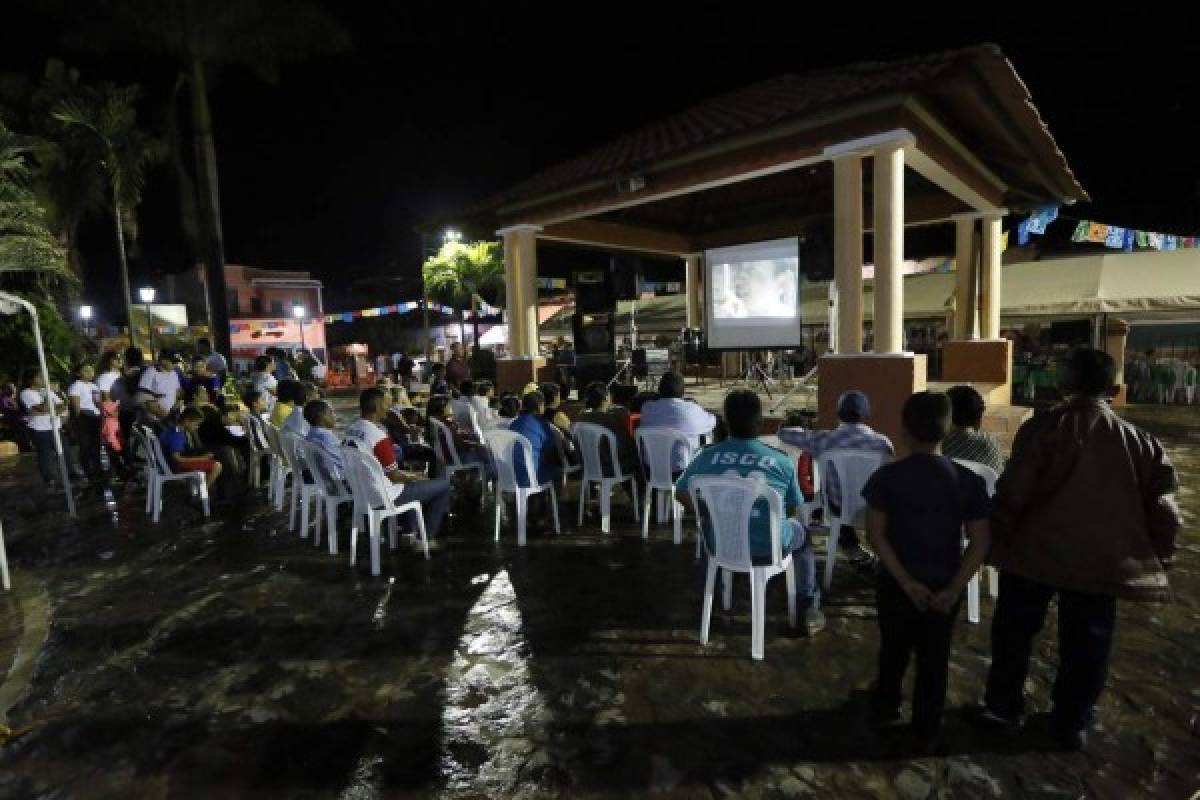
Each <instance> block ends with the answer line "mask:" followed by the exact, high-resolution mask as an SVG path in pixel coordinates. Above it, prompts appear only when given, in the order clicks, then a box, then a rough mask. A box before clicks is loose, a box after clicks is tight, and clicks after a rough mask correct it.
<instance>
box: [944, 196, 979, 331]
mask: <svg viewBox="0 0 1200 800" xmlns="http://www.w3.org/2000/svg"><path fill="white" fill-rule="evenodd" d="M947 333H950V334H951V336H952V337H953V340H954V341H956V342H962V341H967V340H969V339H975V338H977V337H976V334H975V217H974V215H971V216H965V217H956V218H955V220H954V331H953V332H950V331H947Z"/></svg>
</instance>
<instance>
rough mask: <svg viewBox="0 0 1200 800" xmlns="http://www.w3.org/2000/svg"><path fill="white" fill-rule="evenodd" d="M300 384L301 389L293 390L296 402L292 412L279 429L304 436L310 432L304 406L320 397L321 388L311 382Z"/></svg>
mask: <svg viewBox="0 0 1200 800" xmlns="http://www.w3.org/2000/svg"><path fill="white" fill-rule="evenodd" d="M298 386H299V387H300V388H299V389H293V390H291V391H292V394H293V397H294V399H295V402H294V403H293V405H292V411H291V413H289V414H288V415H287V418H286V419H284V421H283V425H281V426H280V427H279V429H280V430H281V431H284V432H285V433H294V434H296V435H297V436H300V437H304V436H306V435H307V434H308V422H307V421H306V420H305V419H304V406H305V405H306V404H308V403H310V402H312V401H313V400H317V399H318V398H320V396H321V390H320V389H318V388H317V387H316V384H313V383H309V382H301V383H298ZM281 388H282V387H281Z"/></svg>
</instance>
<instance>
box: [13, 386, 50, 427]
mask: <svg viewBox="0 0 1200 800" xmlns="http://www.w3.org/2000/svg"><path fill="white" fill-rule="evenodd" d="M45 402H46V390H45V389H22V390H21V405H23V406H25V408H27V409H32V408H33V407H34V406H40V405H42V404H43V403H45ZM25 424H26V425H28V426H29V429H30V430H31V431H52V430H54V419H53V418H52V417H51V416H50V415H49V414H47V413H42V414H35V413H33V412H32V411H31V412H30V413H29V414H28V415H27V416H26V417H25Z"/></svg>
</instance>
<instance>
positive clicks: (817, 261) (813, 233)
mask: <svg viewBox="0 0 1200 800" xmlns="http://www.w3.org/2000/svg"><path fill="white" fill-rule="evenodd" d="M800 274H801V275H803V276H804V279H805V280H807V281H831V280H833V218H832V217H830V218H828V219H820V220H816V221H814V222H811V223H809V224H808V225H807V226H805V229H804V232H803V233H801V234H800Z"/></svg>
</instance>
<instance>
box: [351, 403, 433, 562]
mask: <svg viewBox="0 0 1200 800" xmlns="http://www.w3.org/2000/svg"><path fill="white" fill-rule="evenodd" d="M387 403H388V401H387V395H386V394H385V393H384V391H383V390H382V389H377V388H371V389H365V390H364V391H363V393H362V394H361V395H360V396H359V399H358V404H359V411H360V412H361V413H362V417H360V418H359V419H357V420H355V421H354V422H352V423H350V425H349V426H347V428H346V433H345V443H346V444H347V445H349V446H353V447H357V448H358V449H359V450H361V451H363V452H364V453H369V454H371V455H372V456H373V457H374V458H375V459H376V460H378V461H379V465H380V466H381V467H383V474H384V475H386V476H387V479H388V480H389V481H390V482H391V483H392V484H393V485H396V486H397V488H402V489H403V491H401V492H400V493H399V494H398V495H397V496H396V499H395V502H396V504H397V505H404V504H405V503H411V502H414V501H416V502H419V503H420V504H421V513H422V515H423V516H424V518H425V532H426V534H427V535H428V536H429V538H431V539H432V538H434V537H435V536H437V534H438V531H439V530H441V527H442V520H443V519H445V517H446V511H447V510H448V509H449V508H450V481H447V480H443V479H437V480H426V479H425V476H424V475H421V474H420V473H416V472H405V471H404V470H402V469H400V465H399V463H398V460H397V458H396V449H395V443H394V442H392V440H391V437H389V436H388V434H387V430H386V429H384V427H383V419H384V417H385V416H386V415H387Z"/></svg>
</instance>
